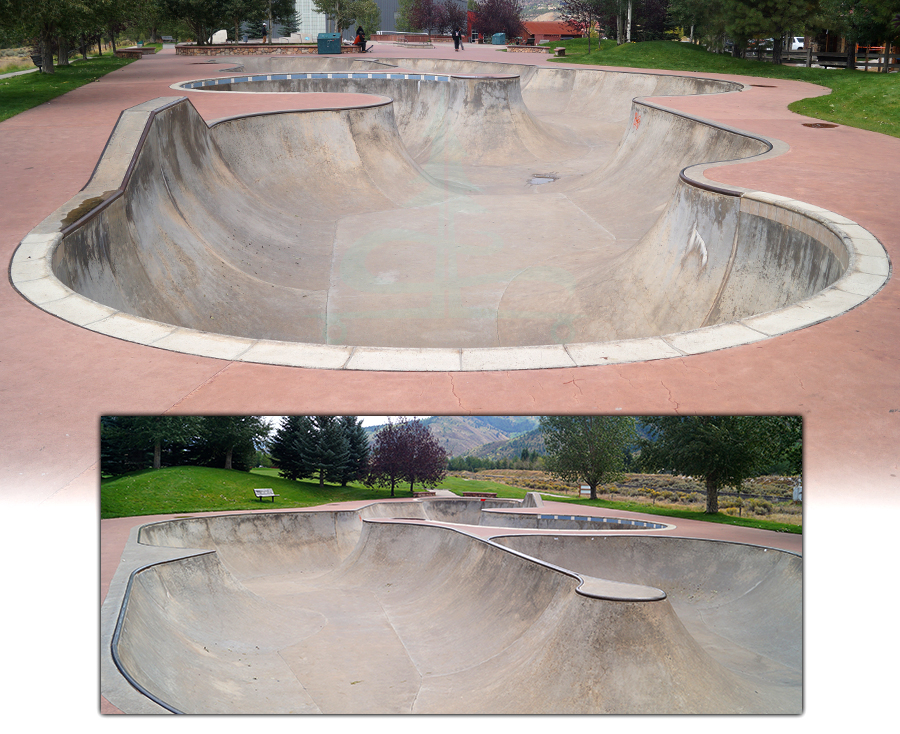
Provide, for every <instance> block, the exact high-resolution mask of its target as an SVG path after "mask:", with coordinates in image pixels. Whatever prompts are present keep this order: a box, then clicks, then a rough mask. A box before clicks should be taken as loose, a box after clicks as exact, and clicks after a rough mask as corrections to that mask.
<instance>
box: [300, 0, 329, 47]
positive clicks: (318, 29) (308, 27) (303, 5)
mask: <svg viewBox="0 0 900 734" xmlns="http://www.w3.org/2000/svg"><path fill="white" fill-rule="evenodd" d="M297 14H298V15H299V16H300V19H301V20H302V21H303V23H302V25H301V26H300V30H299V31H298V34H299V35H300V37H301V38H302V39H303V41H304V42H306V41H310V42H312V43H315V41H316V39H317V38H318V37H319V34H320V33H327V32H328V30H329V29H328V28H327V22H326V18H325V16H324V15H323V14H322V13H317V12H316V9H315V8H314V7H313V4H312V0H297Z"/></svg>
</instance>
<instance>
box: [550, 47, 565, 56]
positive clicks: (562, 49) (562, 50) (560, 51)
mask: <svg viewBox="0 0 900 734" xmlns="http://www.w3.org/2000/svg"><path fill="white" fill-rule="evenodd" d="M553 55H554V56H565V55H566V47H565V46H558V47H557V48H555V49H553Z"/></svg>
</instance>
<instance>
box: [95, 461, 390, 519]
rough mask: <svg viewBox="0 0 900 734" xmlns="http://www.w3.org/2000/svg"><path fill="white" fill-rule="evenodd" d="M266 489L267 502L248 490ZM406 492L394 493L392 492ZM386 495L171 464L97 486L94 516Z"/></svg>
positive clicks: (266, 473) (268, 474) (267, 473)
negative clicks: (269, 490)
mask: <svg viewBox="0 0 900 734" xmlns="http://www.w3.org/2000/svg"><path fill="white" fill-rule="evenodd" d="M261 487H271V488H272V490H273V491H274V492H275V494H277V495H280V496H279V497H276V498H275V501H274V502H273V501H272V500H270V499H267V500H262V501H260V500H258V499H256V496H255V495H254V494H253V490H254V489H257V488H261ZM404 494H406V496H408V492H407V493H404V492H402V491H398V492H397V496H404ZM389 496H390V490H387V489H367V488H366V487H364V486H362V485H359V484H350V485H348V486H347V487H340V486H334V485H331V484H326V485H325V487H324V489H322V488H320V487H319V484H318V482H295V481H292V480H290V479H283V478H281V477H279V476H277V472H276V471H275V470H274V469H269V470H265V469H261V470H254V471H252V472H243V471H234V470H227V469H210V468H207V467H198V466H176V467H168V468H163V469H158V470H156V471H154V470H152V469H147V470H145V471H139V472H134V473H132V474H126V475H124V476H121V477H117V478H115V479H110V480H107V481H104V482H102V483H101V485H100V517H101V518H103V519H107V518H112V517H134V516H137V515H168V514H174V513H178V514H180V513H185V512H223V511H229V510H260V509H266V508H270V509H271V508H273V507H274V508H275V509H284V508H286V507H311V506H313V505H322V504H326V503H328V502H346V501H350V500H377V499H385V498H387V497H389Z"/></svg>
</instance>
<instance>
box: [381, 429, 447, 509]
mask: <svg viewBox="0 0 900 734" xmlns="http://www.w3.org/2000/svg"><path fill="white" fill-rule="evenodd" d="M446 470H447V452H446V451H445V450H444V449H443V447H442V446H441V445H440V444H439V443H438V441H437V439H436V438H435V437H434V434H432V432H431V431H430V430H429V428H428V426H426V425H424V424H423V423H422V422H421V421H420V420H412V421H410V420H406V419H405V418H403V419H401V420H400V421H399V422H397V423H392V422H391V421H388V423H387V425H385V426H384V427H383V428H382V429H381V430H379V431H378V433H376V434H375V440H374V444H373V447H372V457H371V460H370V463H369V475H368V477H367V479H366V483H367V484H369V485H370V486H372V485H379V486H384V487H390V488H391V497H393V496H394V489H395V487H396V485H397V482H400V481H404V482H409V491H410V492H412V491H413V490H414V489H415V485H416V483H417V482H418V483H420V484H422V485H424V486H426V487H433V486H435V485H436V484H438V483H439V482H440V481H441V480H442V479H443V478H444V476H445V474H446Z"/></svg>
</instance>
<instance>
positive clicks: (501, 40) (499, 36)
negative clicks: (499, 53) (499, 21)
mask: <svg viewBox="0 0 900 734" xmlns="http://www.w3.org/2000/svg"><path fill="white" fill-rule="evenodd" d="M491 43H492V44H493V45H494V46H505V45H506V34H505V33H495V34H494V35H493V36H491Z"/></svg>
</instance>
